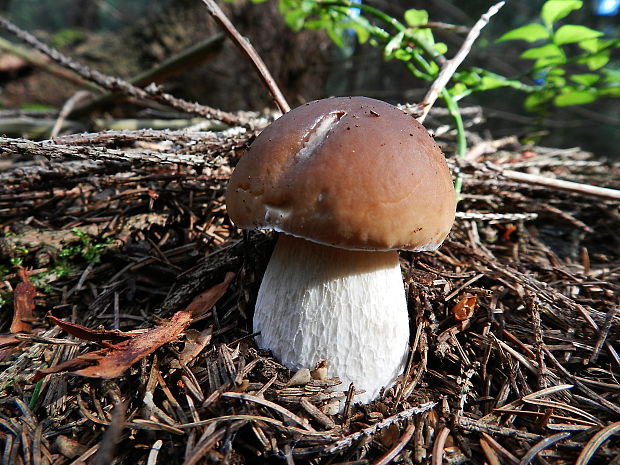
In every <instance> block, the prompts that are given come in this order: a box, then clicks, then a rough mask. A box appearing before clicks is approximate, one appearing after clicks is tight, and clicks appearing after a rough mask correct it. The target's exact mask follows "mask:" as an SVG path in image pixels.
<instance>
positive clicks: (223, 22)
mask: <svg viewBox="0 0 620 465" xmlns="http://www.w3.org/2000/svg"><path fill="white" fill-rule="evenodd" d="M202 1H203V3H204V4H205V5H206V6H207V10H209V13H210V14H211V16H213V18H215V20H216V21H217V22H218V23H219V25H220V26H222V27H223V28H224V30H225V31H226V33H227V34H228V35H229V36H230V38H231V39H232V40H233V42H235V44H236V45H237V47H239V49H240V50H241V51H242V52H243V54H244V55H245V56H246V57H247V58H248V59H249V60H250V63H251V64H252V66H253V67H254V69H255V70H256V72H257V73H258V75H259V76H260V77H261V79H262V80H263V82H264V83H265V85H266V86H267V89H269V92H270V93H271V95H272V96H273V100H274V101H275V102H276V105H277V106H278V108H279V109H280V111H281V112H282V113H286V112H288V111H290V110H291V107H290V106H289V105H288V103H287V102H286V99H285V98H284V95H283V94H282V91H281V90H280V88H279V87H278V84H276V81H275V79H274V78H273V76H272V75H271V73H270V72H269V69H268V68H267V66H265V63H264V62H263V60H262V59H261V57H260V55H259V54H258V53H257V52H256V50H255V49H254V47H252V44H251V43H250V41H249V40H248V39H247V38H245V37H243V36H242V35H241V34H240V33H239V31H237V28H235V26H234V25H233V23H231V22H230V20H229V19H228V18H227V17H226V15H225V14H224V12H223V11H222V9H221V8H220V7H219V6H218V5H217V3H215V1H214V0H202Z"/></svg>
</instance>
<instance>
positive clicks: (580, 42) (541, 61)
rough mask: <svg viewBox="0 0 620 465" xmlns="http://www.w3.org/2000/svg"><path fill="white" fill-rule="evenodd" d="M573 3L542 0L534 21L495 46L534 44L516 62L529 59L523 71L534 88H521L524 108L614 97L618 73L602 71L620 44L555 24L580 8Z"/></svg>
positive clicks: (618, 93)
mask: <svg viewBox="0 0 620 465" xmlns="http://www.w3.org/2000/svg"><path fill="white" fill-rule="evenodd" d="M582 6H583V2H582V1H578V0H548V1H547V2H545V4H544V5H543V7H542V10H541V12H540V19H541V22H542V24H540V23H531V24H527V25H525V26H521V27H518V28H516V29H513V30H512V31H508V32H507V33H505V34H504V35H503V36H501V37H500V38H499V39H498V42H503V41H508V40H524V41H527V42H529V43H533V44H534V43H535V44H536V46H535V47H531V48H529V49H527V50H525V51H524V52H523V53H522V54H521V58H524V59H527V60H533V65H532V67H531V69H530V70H529V71H528V72H527V73H526V75H527V77H530V78H531V79H532V80H534V81H535V82H536V83H537V84H538V85H536V86H529V87H527V88H525V89H524V90H526V91H527V92H528V94H529V95H528V96H527V98H526V99H525V108H526V109H528V110H532V111H536V110H541V109H543V108H544V106H545V105H546V104H549V103H551V104H553V105H555V106H558V107H563V106H569V105H582V104H586V103H591V102H594V101H595V100H596V99H598V98H599V97H602V96H605V97H607V96H611V97H620V70H618V69H613V68H611V67H607V68H606V67H605V66H606V65H608V64H609V62H610V59H611V52H612V49H614V48H618V47H620V40H617V39H615V40H612V39H605V38H604V37H603V33H602V32H600V31H596V30H594V29H590V28H588V27H586V26H582V25H579V24H563V25H559V24H558V22H559V21H560V20H562V19H563V18H565V17H567V16H568V15H569V14H570V13H571V12H572V11H575V10H579V9H580V8H582Z"/></svg>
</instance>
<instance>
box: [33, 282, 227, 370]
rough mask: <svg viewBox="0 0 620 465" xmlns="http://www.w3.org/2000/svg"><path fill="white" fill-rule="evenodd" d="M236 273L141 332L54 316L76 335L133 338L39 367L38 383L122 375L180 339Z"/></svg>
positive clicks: (100, 338)
mask: <svg viewBox="0 0 620 465" xmlns="http://www.w3.org/2000/svg"><path fill="white" fill-rule="evenodd" d="M234 276H235V275H234V273H227V274H226V277H225V278H224V281H223V282H221V283H220V284H216V285H215V286H213V287H212V288H211V289H209V290H208V291H205V292H203V293H202V294H200V296H198V297H197V298H195V299H194V301H192V302H191V303H190V304H189V306H188V307H187V308H186V309H185V310H181V311H179V312H177V313H175V314H174V315H173V316H172V318H171V319H170V320H169V321H168V322H167V323H164V324H162V325H161V326H158V327H157V328H153V329H150V330H147V331H145V332H143V333H140V334H135V335H134V334H132V333H122V332H120V331H118V332H117V331H97V330H91V329H88V328H86V327H84V326H81V325H76V324H73V323H67V322H66V321H62V320H58V319H57V318H54V317H52V321H54V323H56V324H58V323H59V322H60V323H61V324H60V325H59V326H61V327H62V328H63V329H64V330H65V331H67V332H69V333H70V334H74V335H76V336H78V334H81V336H78V337H83V338H84V339H86V340H89V341H97V342H101V341H104V340H111V338H112V339H113V337H117V338H118V337H129V339H125V340H124V341H121V342H119V343H117V344H115V345H110V346H109V347H106V348H104V349H100V350H96V351H94V352H88V353H86V354H82V355H79V356H77V357H76V358H74V359H73V360H68V361H66V362H64V363H60V364H58V365H56V366H53V367H50V368H46V369H43V370H39V371H37V372H36V373H35V375H34V377H33V381H34V382H36V381H38V380H40V379H41V378H43V377H44V376H45V375H47V374H50V373H60V372H65V371H69V372H71V373H72V374H74V375H79V376H87V377H90V378H106V379H110V378H116V377H118V376H121V375H122V374H123V373H124V372H125V371H126V370H127V369H128V368H129V367H130V366H132V365H133V364H134V363H136V362H138V361H140V360H142V359H143V358H144V357H146V356H147V355H149V354H150V353H152V352H154V351H155V350H157V349H158V348H159V347H161V346H162V345H164V344H166V343H168V342H172V341H175V340H177V338H178V337H179V335H180V334H181V333H182V332H183V331H184V330H185V328H187V326H188V325H189V324H190V323H191V322H192V320H193V319H195V318H196V314H198V315H204V314H205V313H206V312H208V311H209V310H210V309H211V307H213V305H215V303H216V302H217V301H218V299H220V298H221V297H222V296H223V295H224V293H225V292H226V289H228V285H229V284H230V282H231V281H232V279H233V278H234ZM194 312H196V313H194ZM203 333H204V334H203V338H204V339H203V341H202V342H204V344H205V345H206V344H207V343H208V342H209V340H210V337H211V336H210V333H208V330H206V331H204V332H203ZM201 335H202V334H201ZM205 341H206V342H205ZM202 342H201V343H202ZM203 347H204V346H203Z"/></svg>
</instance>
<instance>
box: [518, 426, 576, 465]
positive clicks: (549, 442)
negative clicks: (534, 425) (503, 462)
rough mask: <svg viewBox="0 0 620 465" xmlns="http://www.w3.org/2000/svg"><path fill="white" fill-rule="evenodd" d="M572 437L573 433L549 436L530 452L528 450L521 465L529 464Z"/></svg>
mask: <svg viewBox="0 0 620 465" xmlns="http://www.w3.org/2000/svg"><path fill="white" fill-rule="evenodd" d="M570 436H571V433H567V432H564V433H558V434H554V435H553V436H549V437H548V438H544V439H543V440H541V441H539V442H538V443H536V444H535V445H534V446H533V447H532V448H531V449H530V450H528V451H527V452H526V453H525V455H524V456H523V457H522V458H521V461H520V462H519V465H527V464H529V463H530V462H531V461H532V460H534V459H535V458H536V456H537V455H538V454H540V453H541V452H542V451H543V450H545V449H549V448H550V447H553V446H554V445H555V444H557V443H558V442H560V441H563V440H564V439H566V438H569V437H570Z"/></svg>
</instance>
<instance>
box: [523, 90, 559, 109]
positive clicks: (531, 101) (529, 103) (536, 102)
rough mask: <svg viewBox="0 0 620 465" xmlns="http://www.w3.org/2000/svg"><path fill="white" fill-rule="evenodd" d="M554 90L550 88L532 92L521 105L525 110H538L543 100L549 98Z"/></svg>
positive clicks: (546, 100)
mask: <svg viewBox="0 0 620 465" xmlns="http://www.w3.org/2000/svg"><path fill="white" fill-rule="evenodd" d="M554 95H555V94H554V92H552V91H550V90H542V91H540V92H534V93H532V94H530V95H528V96H527V98H526V99H525V102H524V103H523V106H524V107H525V109H526V110H527V111H539V110H541V108H542V105H543V104H544V103H545V102H548V101H549V100H551V99H552V98H553V96H554Z"/></svg>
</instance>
